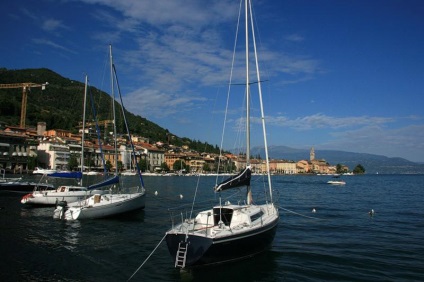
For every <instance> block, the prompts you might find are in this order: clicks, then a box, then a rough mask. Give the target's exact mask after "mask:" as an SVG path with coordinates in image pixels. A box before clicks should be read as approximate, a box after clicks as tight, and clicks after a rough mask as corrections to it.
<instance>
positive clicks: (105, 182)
mask: <svg viewBox="0 0 424 282" xmlns="http://www.w3.org/2000/svg"><path fill="white" fill-rule="evenodd" d="M115 183H119V176H118V175H115V176H114V177H112V178H109V179H106V180H103V181H102V182H99V183H96V184H93V185H90V186H88V189H95V188H99V187H103V186H107V185H111V184H115Z"/></svg>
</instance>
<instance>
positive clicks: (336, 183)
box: [327, 180, 346, 185]
mask: <svg viewBox="0 0 424 282" xmlns="http://www.w3.org/2000/svg"><path fill="white" fill-rule="evenodd" d="M327 184H331V185H345V184H346V182H344V181H335V180H330V181H327Z"/></svg>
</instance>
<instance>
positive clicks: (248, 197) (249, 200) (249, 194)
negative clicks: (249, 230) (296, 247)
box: [244, 0, 253, 205]
mask: <svg viewBox="0 0 424 282" xmlns="http://www.w3.org/2000/svg"><path fill="white" fill-rule="evenodd" d="M249 3H250V0H245V5H244V14H245V25H246V26H245V28H246V167H248V166H250V82H249V9H248V6H249V5H248V4H249ZM246 188H247V192H246V203H247V204H248V205H250V204H252V202H253V198H252V189H251V188H250V184H249V185H247V187H246Z"/></svg>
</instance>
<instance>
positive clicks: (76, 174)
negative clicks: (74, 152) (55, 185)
mask: <svg viewBox="0 0 424 282" xmlns="http://www.w3.org/2000/svg"><path fill="white" fill-rule="evenodd" d="M48 177H55V178H76V179H81V178H82V172H81V171H59V172H54V173H50V174H48Z"/></svg>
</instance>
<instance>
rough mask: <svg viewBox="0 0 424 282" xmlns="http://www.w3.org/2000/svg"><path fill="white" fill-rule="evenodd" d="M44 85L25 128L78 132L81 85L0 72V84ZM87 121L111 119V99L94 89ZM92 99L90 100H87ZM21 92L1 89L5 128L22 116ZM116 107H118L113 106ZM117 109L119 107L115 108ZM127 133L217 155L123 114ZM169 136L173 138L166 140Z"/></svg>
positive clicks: (46, 75)
mask: <svg viewBox="0 0 424 282" xmlns="http://www.w3.org/2000/svg"><path fill="white" fill-rule="evenodd" d="M23 82H32V83H40V84H41V83H45V82H48V83H49V84H48V86H47V87H46V89H45V90H41V88H32V89H31V92H30V93H29V94H28V101H27V114H26V125H27V126H33V127H35V126H36V125H37V122H40V121H42V122H46V125H47V129H66V130H71V131H73V132H77V130H78V126H79V125H80V124H81V122H82V111H83V99H84V83H82V82H79V81H74V80H70V79H68V78H64V77H62V76H61V75H59V74H57V73H55V72H53V71H51V70H49V69H45V68H43V69H22V70H7V69H5V68H1V69H0V84H11V83H23ZM88 94H89V97H88V100H89V102H88V105H89V106H87V117H88V118H87V120H89V119H90V118H91V119H92V118H94V114H93V112H94V111H93V107H91V101H93V104H94V109H95V111H96V114H97V120H99V121H102V120H111V119H112V118H113V117H112V99H111V98H110V96H109V95H108V94H107V93H105V92H103V91H100V90H99V89H97V88H95V87H90V89H89V91H88ZM90 97H92V100H91V99H90ZM21 103H22V89H21V88H16V89H0V122H2V123H5V124H7V125H19V120H20V115H21ZM116 106H117V105H116ZM117 107H118V106H117ZM126 117H127V119H128V123H129V126H130V131H131V133H132V134H134V135H139V136H143V137H146V138H149V139H150V141H151V142H157V141H161V142H165V143H166V142H167V141H168V140H171V144H173V145H177V146H181V145H184V144H185V145H189V146H190V148H191V149H193V150H196V151H199V152H202V151H206V152H217V149H218V148H217V147H216V146H211V145H209V144H207V143H206V142H200V141H196V140H190V139H188V138H184V137H178V136H176V135H174V134H172V133H171V132H169V131H168V130H167V129H164V128H162V127H160V126H159V125H157V124H155V123H153V122H151V121H149V120H147V119H146V118H143V117H141V116H138V115H134V114H132V113H129V112H126ZM117 130H118V132H125V130H124V124H123V118H122V116H121V115H117ZM169 136H174V137H173V138H169Z"/></svg>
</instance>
